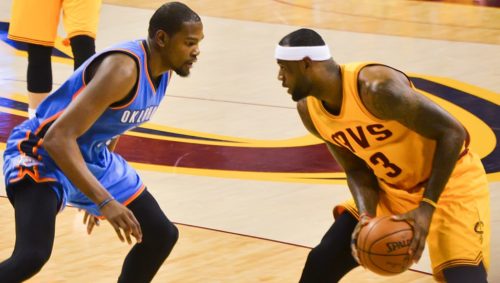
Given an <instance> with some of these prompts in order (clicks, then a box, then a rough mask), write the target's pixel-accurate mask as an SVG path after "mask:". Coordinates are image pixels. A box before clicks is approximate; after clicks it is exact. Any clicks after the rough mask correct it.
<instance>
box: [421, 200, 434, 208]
mask: <svg viewBox="0 0 500 283" xmlns="http://www.w3.org/2000/svg"><path fill="white" fill-rule="evenodd" d="M422 201H423V202H425V203H428V204H430V205H431V206H432V207H434V208H437V207H438V205H437V203H436V202H435V201H433V200H431V199H428V198H423V199H422Z"/></svg>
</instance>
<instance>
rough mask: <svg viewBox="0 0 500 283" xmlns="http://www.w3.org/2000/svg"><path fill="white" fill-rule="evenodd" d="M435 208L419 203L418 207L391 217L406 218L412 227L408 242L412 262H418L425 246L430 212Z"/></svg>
mask: <svg viewBox="0 0 500 283" xmlns="http://www.w3.org/2000/svg"><path fill="white" fill-rule="evenodd" d="M434 210H435V208H434V207H432V206H430V205H427V204H425V203H421V204H420V206H419V207H417V208H416V209H414V210H411V211H409V212H407V213H404V214H399V215H394V216H392V219H394V220H396V221H403V220H406V221H407V222H408V223H410V224H411V225H412V227H413V240H412V242H411V244H410V248H409V253H410V255H411V256H412V260H413V262H415V263H416V262H418V261H419V260H420V257H421V256H422V252H423V251H424V248H425V240H426V239H427V234H429V227H430V226H431V220H432V214H433V213H434Z"/></svg>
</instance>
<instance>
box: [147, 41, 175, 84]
mask: <svg viewBox="0 0 500 283" xmlns="http://www.w3.org/2000/svg"><path fill="white" fill-rule="evenodd" d="M146 48H147V52H148V55H149V56H148V68H149V70H148V71H149V74H150V76H151V78H152V79H153V80H156V79H157V78H159V77H160V76H161V75H162V74H163V73H165V72H167V71H168V70H169V69H168V68H165V67H164V66H163V62H162V59H161V57H160V54H159V51H158V50H155V47H154V43H153V42H152V41H151V40H150V39H149V38H148V39H147V40H146Z"/></svg>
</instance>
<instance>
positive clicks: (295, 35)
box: [279, 28, 325, 46]
mask: <svg viewBox="0 0 500 283" xmlns="http://www.w3.org/2000/svg"><path fill="white" fill-rule="evenodd" d="M279 45H281V46H320V45H325V41H324V40H323V38H321V35H319V34H318V33H317V32H315V31H314V30H312V29H307V28H301V29H298V30H296V31H294V32H291V33H289V34H287V35H285V37H283V38H282V39H281V40H280V42H279Z"/></svg>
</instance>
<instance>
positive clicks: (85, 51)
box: [70, 35, 95, 70]
mask: <svg viewBox="0 0 500 283" xmlns="http://www.w3.org/2000/svg"><path fill="white" fill-rule="evenodd" d="M70 44H71V50H72V51H73V57H74V69H75V70H76V69H78V67H80V65H82V64H83V63H84V62H85V60H87V59H88V58H90V57H91V56H92V55H94V54H95V39H94V38H92V37H90V36H88V35H77V36H74V37H72V38H70Z"/></svg>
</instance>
